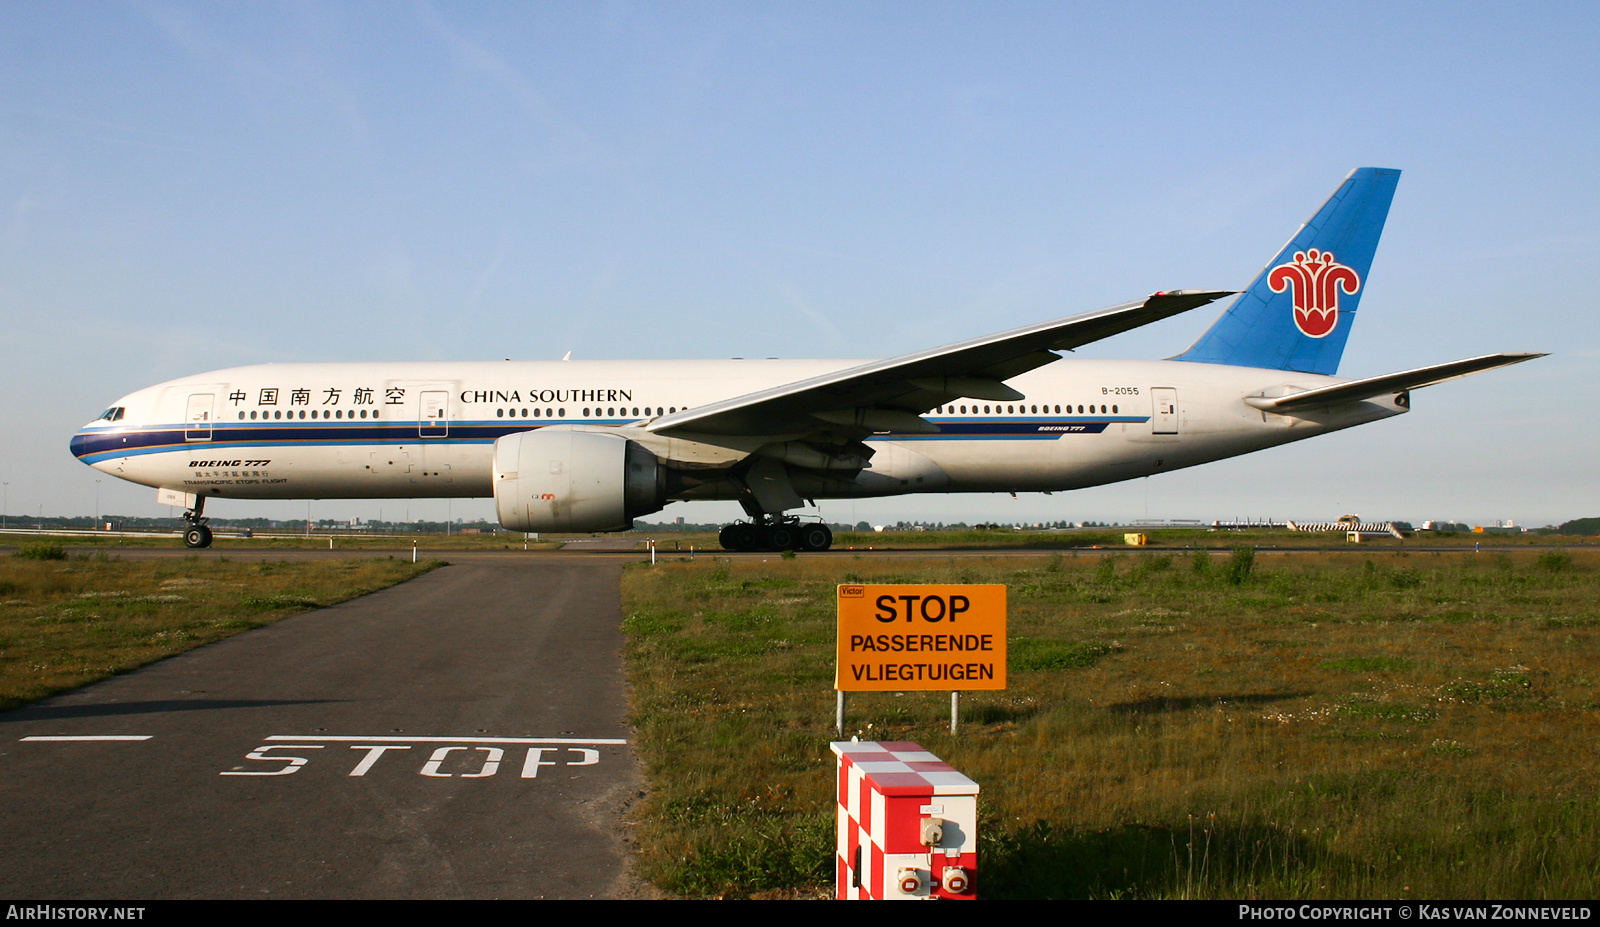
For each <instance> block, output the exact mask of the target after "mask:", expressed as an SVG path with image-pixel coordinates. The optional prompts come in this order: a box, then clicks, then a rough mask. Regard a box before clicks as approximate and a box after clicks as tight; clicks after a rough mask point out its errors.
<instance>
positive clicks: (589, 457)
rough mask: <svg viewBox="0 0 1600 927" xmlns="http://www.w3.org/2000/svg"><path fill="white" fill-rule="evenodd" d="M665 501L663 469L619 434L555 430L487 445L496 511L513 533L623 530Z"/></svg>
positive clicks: (653, 459) (527, 433)
mask: <svg viewBox="0 0 1600 927" xmlns="http://www.w3.org/2000/svg"><path fill="white" fill-rule="evenodd" d="M666 502H667V498H666V468H665V467H663V466H661V464H660V463H659V462H658V461H657V460H656V457H655V455H654V454H652V453H650V452H649V451H647V450H645V449H644V447H642V446H640V445H639V444H637V443H635V442H633V441H629V440H628V439H627V438H624V437H622V436H621V435H614V434H605V433H603V432H590V431H572V430H569V429H565V428H561V427H560V426H554V427H549V428H540V429H539V430H537V431H525V432H521V433H519V434H514V435H506V436H505V437H503V438H501V439H500V440H498V441H496V442H495V443H494V506H495V511H496V512H497V513H498V515H499V517H500V524H501V525H502V526H504V527H506V528H509V529H511V530H512V531H626V530H627V529H629V528H631V527H633V520H634V518H636V517H638V516H640V515H648V514H650V513H651V512H659V511H661V509H662V507H663V506H665V505H666Z"/></svg>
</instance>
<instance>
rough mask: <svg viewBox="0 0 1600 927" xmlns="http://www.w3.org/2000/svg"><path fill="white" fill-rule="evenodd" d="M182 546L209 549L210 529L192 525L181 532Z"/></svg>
mask: <svg viewBox="0 0 1600 927" xmlns="http://www.w3.org/2000/svg"><path fill="white" fill-rule="evenodd" d="M183 544H184V546H185V547H195V548H199V547H210V546H211V529H210V528H208V527H206V526H205V525H194V526H193V527H191V528H189V529H188V530H187V531H185V532H183Z"/></svg>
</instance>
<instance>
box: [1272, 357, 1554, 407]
mask: <svg viewBox="0 0 1600 927" xmlns="http://www.w3.org/2000/svg"><path fill="white" fill-rule="evenodd" d="M1536 357H1544V355H1543V354H1532V353H1523V352H1518V353H1509V354H1485V355H1484V356H1482V357H1469V358H1467V359H1466V360H1458V361H1451V362H1450V363H1448V364H1435V365H1434V366H1432V367H1419V368H1417V369H1416V370H1405V371H1401V372H1400V373H1390V374H1385V375H1383V376H1381V377H1368V378H1367V379H1365V380H1351V381H1350V382H1348V383H1336V384H1334V385H1333V386H1324V387H1320V388H1318V389H1309V390H1305V391H1303V392H1298V393H1290V394H1289V395H1287V396H1279V397H1277V398H1275V399H1266V398H1262V397H1259V396H1252V397H1250V398H1248V399H1246V400H1245V402H1248V403H1249V404H1250V405H1252V406H1255V407H1256V408H1258V409H1265V410H1267V411H1268V412H1289V411H1293V410H1295V409H1304V408H1308V407H1311V406H1327V405H1332V404H1334V403H1337V402H1357V401H1359V400H1362V399H1370V398H1372V397H1373V396H1382V395H1386V394H1393V393H1399V392H1403V391H1405V390H1408V389H1418V388H1420V387H1423V386H1432V385H1433V384H1435V383H1443V382H1444V381H1446V380H1454V379H1456V378H1457V377H1464V376H1467V375H1468V374H1473V373H1479V372H1480V371H1484V370H1493V369H1494V368H1496V367H1505V366H1508V365H1510V364H1520V363H1522V362H1523V361H1530V360H1533V359H1534V358H1536Z"/></svg>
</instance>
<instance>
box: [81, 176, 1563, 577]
mask: <svg viewBox="0 0 1600 927" xmlns="http://www.w3.org/2000/svg"><path fill="white" fill-rule="evenodd" d="M1399 177H1400V172H1399V171H1394V170H1385V169H1381V168H1360V169H1358V170H1355V171H1352V172H1351V174H1350V176H1349V177H1347V178H1346V179H1345V181H1344V183H1343V184H1342V185H1340V187H1339V189H1338V190H1337V191H1335V192H1334V194H1333V196H1332V197H1331V198H1329V200H1328V201H1327V203H1325V204H1324V205H1323V206H1322V208H1321V209H1320V210H1318V211H1317V213H1316V215H1314V216H1313V217H1312V218H1311V220H1310V221H1309V222H1307V223H1306V224H1305V225H1303V226H1301V228H1300V229H1299V231H1297V232H1296V233H1295V234H1294V236H1293V237H1292V238H1290V240H1289V243H1288V244H1287V245H1285V246H1284V247H1283V249H1282V250H1281V251H1280V252H1279V253H1278V255H1277V256H1276V257H1275V258H1274V259H1273V260H1272V261H1271V262H1270V263H1268V264H1267V266H1266V268H1265V269H1264V270H1262V272H1261V274H1260V275H1259V276H1257V277H1256V279H1255V282H1253V283H1252V284H1250V286H1249V287H1248V288H1246V289H1245V290H1244V291H1243V292H1242V293H1239V294H1238V298H1237V299H1235V300H1234V301H1233V303H1232V304H1231V305H1230V306H1229V307H1228V309H1227V310H1226V311H1225V312H1223V313H1222V315H1221V316H1220V317H1219V318H1218V319H1217V321H1216V322H1215V323H1214V324H1213V325H1212V326H1211V327H1210V329H1208V330H1207V331H1206V332H1205V334H1203V335H1202V336H1201V337H1200V339H1199V340H1198V341H1196V342H1195V344H1194V345H1193V346H1192V347H1190V348H1189V350H1187V351H1185V352H1184V353H1182V354H1179V355H1178V356H1176V357H1173V358H1171V359H1168V360H1163V361H1116V360H1080V359H1077V358H1063V357H1062V356H1061V355H1060V354H1059V353H1057V352H1060V351H1066V350H1071V349H1074V348H1077V347H1080V346H1082V345H1085V344H1088V343H1090V342H1093V341H1098V340H1100V339H1102V338H1106V337H1109V336H1111V335H1115V334H1117V333H1119V332H1124V331H1128V330H1129V329H1132V328H1136V327H1139V326H1141V325H1148V324H1150V323H1152V322H1156V321H1159V320H1161V319H1164V318H1167V317H1168V316H1172V315H1175V314H1177V313H1180V312H1184V311H1186V310H1189V309H1193V308H1196V307H1198V306H1203V305H1206V304H1208V303H1211V302H1213V301H1215V300H1217V299H1220V298H1222V297H1224V296H1229V295H1234V294H1233V293H1231V292H1226V291H1200V290H1175V291H1167V292H1160V293H1156V294H1154V295H1153V296H1150V297H1149V298H1147V299H1142V300H1139V301H1137V302H1132V303H1126V304H1124V305H1120V306H1113V307H1111V308H1109V309H1102V310H1099V311H1097V312H1090V313H1086V314H1083V315H1077V316H1072V317H1070V318H1066V319H1061V320H1057V321H1053V322H1045V323H1042V324H1038V325H1031V326H1028V327H1026V328H1019V329H1015V330H1012V331H1007V332H1002V333H999V334H995V335H989V336H986V337H982V338H976V339H973V340H970V341H963V342H960V343H958V344H952V345H947V346H945V347H940V348H933V349H931V350H926V351H920V352H917V353H914V354H907V355H904V356H901V357H896V358H891V359H889V360H879V361H866V362H863V361H826V360H812V361H802V360H767V361H757V360H732V361H551V362H510V361H507V362H504V363H483V362H476V363H396V364H374V363H363V364H264V365H259V366H253V367H236V368H231V369H228V370H217V371H213V372H211V373H205V374H200V375H198V376H193V377H186V378H183V379H179V380H172V381H169V382H166V383H162V384H159V385H156V386H151V387H148V388H146V389H141V390H139V391H137V392H134V393H131V394H129V395H128V396H125V397H123V398H122V399H119V400H118V401H117V402H116V403H115V404H113V405H112V406H111V407H110V408H109V409H107V410H106V412H105V413H104V414H102V416H101V417H100V418H99V419H97V420H95V421H93V422H90V423H89V424H88V425H85V426H84V427H83V428H82V429H81V430H80V431H79V432H78V433H77V434H76V435H74V436H73V438H72V452H73V454H74V455H76V456H77V457H78V458H79V459H80V460H82V461H83V462H84V463H87V464H89V465H90V466H92V467H94V468H96V469H98V470H101V471H103V472H105V473H109V474H111V475H112V476H117V477H120V478H122V479H126V480H131V481H133V482H136V483H142V484H144V485H146V486H153V487H156V489H157V491H158V496H159V498H160V499H161V501H163V502H165V503H167V504H170V505H178V506H183V507H184V509H185V511H184V514H183V518H184V521H185V522H186V523H187V530H186V531H185V541H186V543H188V544H189V546H191V547H205V546H207V545H209V544H210V543H211V532H210V529H209V528H208V527H207V526H206V517H205V502H206V499H208V498H212V497H225V498H230V499H381V498H421V497H431V498H442V497H491V496H492V497H493V498H494V500H495V506H496V510H497V512H498V515H499V519H500V524H501V525H503V526H505V527H506V528H510V529H513V530H517V531H558V532H559V531H619V530H624V529H626V528H629V527H631V525H632V523H633V519H634V518H636V517H638V516H641V515H647V514H650V513H652V512H656V511H660V510H661V508H662V507H664V506H665V505H666V504H667V503H668V502H672V501H678V500H697V499H732V500H737V501H738V502H739V503H740V504H741V505H742V506H743V507H744V510H745V511H746V513H748V514H749V516H750V520H749V521H747V522H738V523H736V524H732V525H728V526H726V527H725V528H723V530H722V544H723V546H724V547H727V548H730V549H734V550H749V549H759V548H770V549H795V548H799V549H805V550H825V549H827V548H828V546H829V545H830V544H831V543H832V535H831V533H830V532H829V530H828V527H827V526H826V525H824V524H821V523H820V522H808V521H804V520H802V519H800V518H798V517H796V516H794V515H791V514H787V513H789V512H791V511H792V510H795V509H798V508H801V507H802V506H803V505H804V504H805V502H806V500H815V499H854V498H864V497H874V496H892V495H901V494H907V493H950V492H1052V491H1058V490H1069V489H1080V488H1083V487H1086V486H1097V485H1100V484H1103V483H1113V482H1117V481H1119V480H1127V479H1133V478H1135V477H1141V476H1149V475H1151V474H1155V473H1164V472H1166V471H1168V470H1176V469H1179V468H1182V467H1191V466H1194V465H1195V464H1200V463H1205V462H1207V461H1212V460H1220V459H1222V458H1225V457H1234V456H1237V455H1239V454H1246V453H1249V452H1251V451H1257V450H1261V449H1263V448H1268V447H1272V446H1275V445H1279V444H1286V443H1288V442H1290V441H1298V440H1300V439H1302V438H1309V437H1312V436H1313V435H1320V434H1324V433H1326V432H1330V431H1338V430H1339V429H1342V428H1349V427H1350V426H1352V425H1360V424H1364V423H1366V422H1371V421H1376V420H1378V419H1382V418H1388V417H1389V416H1392V415H1398V414H1400V413H1402V412H1405V411H1407V410H1408V409H1409V408H1410V391H1411V390H1413V389H1416V388H1418V387H1422V386H1428V385H1431V384H1434V383H1439V382H1442V381H1444V380H1449V379H1453V378H1455V377H1460V376H1465V375H1467V374H1470V373H1476V372H1478V371H1481V370H1487V369H1490V368H1492V367H1499V366H1503V365H1506V364H1514V363H1517V362H1519V361H1525V360H1530V359H1532V358H1535V357H1540V356H1542V355H1540V354H1491V355H1485V356H1482V357H1474V358H1470V359H1467V360H1460V361H1454V362H1451V363H1447V364H1438V365H1435V366H1430V367H1422V368H1418V369H1414V370H1407V371H1404V372H1401V373H1395V374H1389V375H1387V376H1380V377H1370V378H1366V379H1360V380H1341V379H1339V378H1338V377H1336V376H1335V374H1336V372H1337V370H1338V366H1339V358H1340V356H1341V354H1342V353H1343V351H1344V345H1345V340H1346V339H1347V338H1348V337H1349V334H1350V327H1351V325H1353V324H1354V322H1355V316H1356V310H1357V307H1358V306H1359V304H1360V300H1361V296H1362V293H1363V291H1364V290H1365V288H1366V281H1367V273H1368V271H1369V270H1370V269H1371V266H1372V257H1373V253H1374V252H1375V251H1376V249H1377V245H1378V237H1379V235H1380V234H1381V233H1382V231H1383V224H1384V220H1385V218H1386V217H1387V215H1388V211H1389V203H1390V201H1391V199H1392V198H1393V196H1394V190H1395V185H1396V183H1397V182H1398V180H1399Z"/></svg>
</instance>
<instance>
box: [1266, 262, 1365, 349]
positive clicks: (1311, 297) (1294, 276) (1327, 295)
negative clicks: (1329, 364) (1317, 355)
mask: <svg viewBox="0 0 1600 927" xmlns="http://www.w3.org/2000/svg"><path fill="white" fill-rule="evenodd" d="M1267 286H1269V287H1271V288H1272V292H1274V293H1282V292H1283V291H1284V290H1287V289H1290V288H1291V287H1292V288H1293V289H1294V325H1295V327H1296V328H1298V329H1300V331H1302V332H1304V333H1305V334H1306V335H1307V336H1309V337H1312V338H1322V337H1324V336H1326V335H1327V334H1328V333H1329V332H1332V331H1333V330H1334V328H1335V327H1337V326H1338V324H1339V292H1340V291H1341V290H1342V291H1344V292H1345V293H1346V294H1350V293H1354V292H1356V291H1357V290H1359V289H1361V277H1360V276H1359V275H1358V274H1357V273H1356V272H1355V271H1354V270H1352V269H1351V268H1349V267H1346V266H1345V265H1343V264H1340V263H1338V262H1336V261H1335V260H1334V259H1333V252H1332V251H1318V250H1317V249H1316V248H1312V249H1310V250H1309V251H1296V252H1295V253H1294V263H1292V264H1279V265H1278V266H1277V267H1274V268H1272V270H1271V271H1270V272H1268V274H1267Z"/></svg>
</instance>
